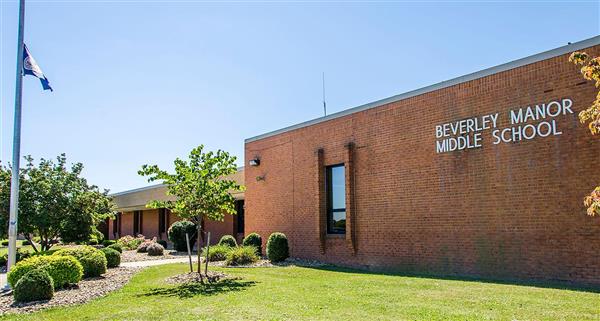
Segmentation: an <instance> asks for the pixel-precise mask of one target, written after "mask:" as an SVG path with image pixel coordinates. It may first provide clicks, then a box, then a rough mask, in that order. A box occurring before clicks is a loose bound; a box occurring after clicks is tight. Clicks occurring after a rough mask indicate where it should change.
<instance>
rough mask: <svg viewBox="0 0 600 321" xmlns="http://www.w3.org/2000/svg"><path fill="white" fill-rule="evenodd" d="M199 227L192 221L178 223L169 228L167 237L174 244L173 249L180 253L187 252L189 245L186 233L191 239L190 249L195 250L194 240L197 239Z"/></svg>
mask: <svg viewBox="0 0 600 321" xmlns="http://www.w3.org/2000/svg"><path fill="white" fill-rule="evenodd" d="M196 232H197V227H196V224H194V223H192V222H190V221H178V222H175V223H173V224H172V225H171V227H169V231H168V233H167V235H168V236H169V240H171V242H173V247H174V248H175V250H176V251H178V252H186V251H187V245H186V244H185V233H187V234H188V235H189V237H190V249H193V248H194V240H195V239H196Z"/></svg>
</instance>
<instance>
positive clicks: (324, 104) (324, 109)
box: [323, 72, 327, 116]
mask: <svg viewBox="0 0 600 321" xmlns="http://www.w3.org/2000/svg"><path fill="white" fill-rule="evenodd" d="M323 114H324V116H327V103H326V102H325V72H323Z"/></svg>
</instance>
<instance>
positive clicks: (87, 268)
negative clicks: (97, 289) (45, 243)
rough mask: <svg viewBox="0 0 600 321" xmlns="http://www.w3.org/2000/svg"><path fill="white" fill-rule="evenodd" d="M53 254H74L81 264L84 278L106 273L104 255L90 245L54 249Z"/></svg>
mask: <svg viewBox="0 0 600 321" xmlns="http://www.w3.org/2000/svg"><path fill="white" fill-rule="evenodd" d="M53 255H57V256H62V255H71V256H74V257H75V258H76V259H77V260H78V261H79V263H81V265H82V266H83V274H84V276H85V277H86V278H89V277H95V276H100V275H102V274H104V273H106V266H107V261H106V256H105V255H104V253H102V251H100V250H98V249H95V248H93V247H91V246H85V245H84V246H77V247H72V248H67V249H62V250H58V251H56V253H54V254H53Z"/></svg>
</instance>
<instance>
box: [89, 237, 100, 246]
mask: <svg viewBox="0 0 600 321" xmlns="http://www.w3.org/2000/svg"><path fill="white" fill-rule="evenodd" d="M87 244H88V245H98V240H97V239H95V238H91V239H90V240H89V241H87Z"/></svg>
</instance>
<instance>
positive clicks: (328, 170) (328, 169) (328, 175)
mask: <svg viewBox="0 0 600 321" xmlns="http://www.w3.org/2000/svg"><path fill="white" fill-rule="evenodd" d="M337 167H341V168H343V170H344V195H345V193H346V188H347V186H346V166H345V164H344V163H339V164H333V165H328V166H325V198H326V202H327V234H333V235H343V234H346V225H345V224H344V229H343V230H342V229H336V228H334V226H333V214H334V213H340V212H344V213H346V204H345V203H344V207H343V208H333V188H332V186H333V184H332V182H331V181H332V178H333V177H332V176H333V175H332V171H333V169H334V168H337Z"/></svg>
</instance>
